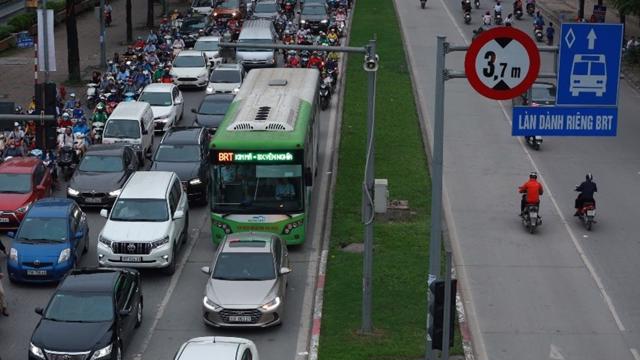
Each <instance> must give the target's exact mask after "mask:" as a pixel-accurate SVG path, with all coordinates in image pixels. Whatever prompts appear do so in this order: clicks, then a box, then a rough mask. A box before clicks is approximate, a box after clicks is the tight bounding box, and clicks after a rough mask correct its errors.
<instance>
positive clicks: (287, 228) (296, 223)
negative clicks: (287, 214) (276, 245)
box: [282, 219, 304, 235]
mask: <svg viewBox="0 0 640 360" xmlns="http://www.w3.org/2000/svg"><path fill="white" fill-rule="evenodd" d="M303 224H304V219H300V220H298V221H294V222H292V223H288V224H287V225H286V226H285V227H284V229H283V230H282V233H283V234H285V235H289V234H290V233H291V231H293V229H295V228H298V227H300V226H302V225H303Z"/></svg>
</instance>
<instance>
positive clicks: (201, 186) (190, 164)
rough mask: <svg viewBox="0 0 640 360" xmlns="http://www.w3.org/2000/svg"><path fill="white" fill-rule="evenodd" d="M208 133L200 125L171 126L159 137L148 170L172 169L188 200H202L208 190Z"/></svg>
mask: <svg viewBox="0 0 640 360" xmlns="http://www.w3.org/2000/svg"><path fill="white" fill-rule="evenodd" d="M208 145H209V133H208V132H207V131H206V130H205V129H203V128H201V127H174V128H171V129H170V130H169V131H168V132H167V133H166V134H164V136H163V137H162V140H161V141H160V145H159V146H158V149H157V150H156V153H155V154H154V156H153V163H152V164H151V169H150V170H157V171H173V172H175V173H176V174H178V177H179V178H180V180H181V181H182V187H183V188H184V190H185V191H186V192H187V195H188V196H189V200H192V199H198V200H199V201H200V203H202V204H206V203H207V200H208V194H209V162H208V157H207V154H208Z"/></svg>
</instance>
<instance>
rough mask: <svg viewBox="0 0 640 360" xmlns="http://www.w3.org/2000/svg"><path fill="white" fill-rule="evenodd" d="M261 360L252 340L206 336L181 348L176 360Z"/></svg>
mask: <svg viewBox="0 0 640 360" xmlns="http://www.w3.org/2000/svg"><path fill="white" fill-rule="evenodd" d="M201 359H218V360H259V358H258V350H257V349H256V344H254V343H253V341H251V340H247V339H243V338H236V337H226V336H204V337H198V338H193V339H191V340H188V341H187V342H186V343H184V344H182V346H180V349H178V352H177V353H176V356H175V358H174V360H201Z"/></svg>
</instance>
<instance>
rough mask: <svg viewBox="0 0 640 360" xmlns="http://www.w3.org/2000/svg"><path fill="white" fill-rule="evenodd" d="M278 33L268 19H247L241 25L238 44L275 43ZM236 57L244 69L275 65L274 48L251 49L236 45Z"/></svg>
mask: <svg viewBox="0 0 640 360" xmlns="http://www.w3.org/2000/svg"><path fill="white" fill-rule="evenodd" d="M277 38H278V35H277V34H276V30H275V28H274V27H273V22H271V21H269V20H264V19H260V20H247V21H245V22H244V24H243V25H242V31H240V36H239V37H238V45H242V43H253V44H270V45H271V44H275V43H276V39H277ZM236 59H237V61H238V62H239V63H241V64H242V65H243V66H244V68H245V69H250V68H255V67H275V66H276V51H275V50H274V49H252V48H243V47H241V46H238V48H237V49H236Z"/></svg>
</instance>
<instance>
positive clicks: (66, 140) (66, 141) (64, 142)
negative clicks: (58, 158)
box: [58, 126, 76, 155]
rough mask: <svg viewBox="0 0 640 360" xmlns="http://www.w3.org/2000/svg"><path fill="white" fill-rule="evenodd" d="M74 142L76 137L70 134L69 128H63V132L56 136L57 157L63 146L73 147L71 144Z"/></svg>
mask: <svg viewBox="0 0 640 360" xmlns="http://www.w3.org/2000/svg"><path fill="white" fill-rule="evenodd" d="M75 141H76V136H75V135H74V134H73V132H71V126H67V127H66V128H64V132H63V133H62V134H60V135H58V155H60V154H59V153H60V150H61V149H62V148H63V147H65V146H71V147H73V144H74V143H75Z"/></svg>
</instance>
